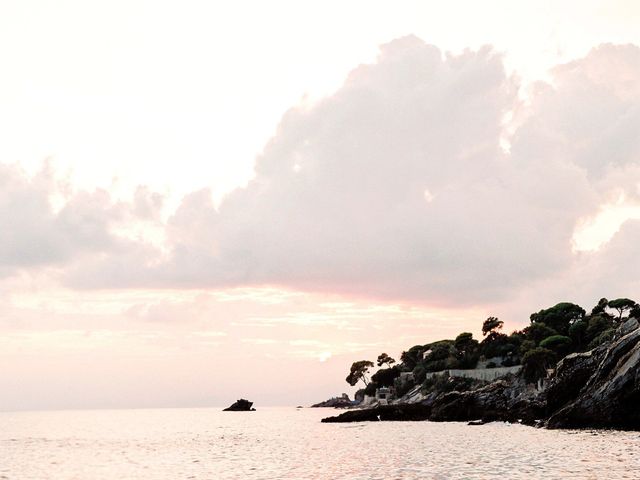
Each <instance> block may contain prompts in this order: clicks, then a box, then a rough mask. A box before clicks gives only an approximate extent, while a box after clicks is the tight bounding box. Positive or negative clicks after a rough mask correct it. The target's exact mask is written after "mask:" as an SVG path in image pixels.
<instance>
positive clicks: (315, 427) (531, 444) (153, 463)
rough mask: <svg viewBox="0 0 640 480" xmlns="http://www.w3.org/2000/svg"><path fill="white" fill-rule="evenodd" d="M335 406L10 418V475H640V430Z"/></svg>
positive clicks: (1, 421)
mask: <svg viewBox="0 0 640 480" xmlns="http://www.w3.org/2000/svg"><path fill="white" fill-rule="evenodd" d="M331 413H333V411H332V410H327V409H304V410H296V409H294V408H290V409H288V408H280V409H277V408H266V409H260V410H258V411H257V412H252V413H251V414H250V415H246V414H242V413H240V414H238V413H235V412H234V413H228V412H220V411H219V410H217V409H164V410H136V411H126V410H124V411H123V410H120V411H87V412H29V413H0V425H2V426H3V428H2V429H1V432H0V459H2V464H0V479H3V478H6V479H12V480H13V479H33V480H38V479H61V480H67V479H69V480H70V479H77V478H91V479H95V480H111V479H117V480H121V479H123V478H126V479H134V480H135V479H145V480H147V479H148V480H154V479H175V478H194V479H195V478H197V479H212V478H215V479H222V480H224V479H237V478H251V479H280V478H292V479H306V478H314V479H315V478H318V479H323V478H331V479H333V478H349V479H355V480H359V479H362V480H364V479H367V480H372V479H381V480H382V479H384V480H387V479H414V478H415V479H418V478H419V479H425V478H426V479H447V480H449V479H492V478H506V479H510V480H519V479H527V480H528V479H532V478H545V480H550V479H581V480H584V479H590V478H593V479H602V478H607V479H623V478H638V477H637V475H636V472H638V471H640V463H639V460H638V452H639V451H640V448H639V447H640V435H638V433H634V432H615V431H557V430H552V431H549V430H542V429H535V428H530V427H524V426H521V425H509V424H489V425H484V426H482V427H468V426H467V425H465V424H462V423H430V422H398V423H394V422H375V423H360V424H348V425H345V424H322V423H320V419H321V418H322V417H324V416H327V415H329V414H331Z"/></svg>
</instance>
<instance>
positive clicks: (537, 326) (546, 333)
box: [523, 322, 558, 345]
mask: <svg viewBox="0 0 640 480" xmlns="http://www.w3.org/2000/svg"><path fill="white" fill-rule="evenodd" d="M523 332H524V334H525V335H526V338H527V340H532V341H533V342H534V343H535V344H536V345H538V344H539V343H540V342H541V341H542V340H544V339H545V338H547V337H550V336H552V335H557V334H558V332H557V331H555V330H554V329H553V328H549V327H548V326H547V325H546V324H545V323H544V322H536V323H532V324H531V325H529V326H528V327H526V328H525V329H524V330H523Z"/></svg>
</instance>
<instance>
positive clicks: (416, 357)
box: [346, 298, 640, 397]
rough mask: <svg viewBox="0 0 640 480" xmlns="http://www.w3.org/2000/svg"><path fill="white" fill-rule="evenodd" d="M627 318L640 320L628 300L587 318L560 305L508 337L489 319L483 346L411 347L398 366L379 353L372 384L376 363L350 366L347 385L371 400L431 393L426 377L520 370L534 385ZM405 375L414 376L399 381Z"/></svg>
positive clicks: (462, 340) (464, 342) (605, 303)
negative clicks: (388, 393) (419, 390)
mask: <svg viewBox="0 0 640 480" xmlns="http://www.w3.org/2000/svg"><path fill="white" fill-rule="evenodd" d="M627 318H636V319H638V320H640V305H638V304H637V303H636V302H635V301H633V300H630V299H628V298H617V299H615V300H607V299H606V298H602V299H600V301H599V302H598V304H597V305H596V306H594V307H593V308H592V309H591V311H590V312H589V313H587V312H586V311H585V310H584V309H583V308H582V307H580V306H579V305H576V304H574V303H569V302H563V303H558V304H557V305H554V306H553V307H550V308H546V309H543V310H540V311H539V312H536V313H532V314H531V316H530V324H529V325H528V326H527V327H525V328H524V329H522V330H516V331H513V332H511V333H510V334H506V333H503V331H502V329H503V322H502V321H501V320H499V319H498V318H496V317H489V318H487V319H486V320H485V321H484V322H483V324H482V335H483V338H482V340H481V341H479V340H476V339H475V338H473V334H471V333H469V332H462V333H460V334H459V335H458V336H457V337H456V338H455V339H454V340H439V341H437V342H432V343H427V344H425V345H414V346H413V347H411V348H409V349H408V350H406V351H404V352H402V354H401V355H400V362H399V363H397V364H396V361H395V359H393V358H391V357H390V356H389V355H387V354H386V353H382V354H381V355H380V356H379V357H378V359H377V365H378V366H379V367H382V368H380V369H379V370H378V371H377V372H375V373H374V374H373V375H372V376H371V378H370V379H369V369H370V368H373V367H374V363H373V362H371V361H368V360H360V361H357V362H354V363H353V365H352V366H351V371H350V373H349V375H348V376H347V378H346V381H347V382H348V383H349V384H350V385H352V386H353V385H356V384H357V383H358V382H359V381H362V382H363V383H364V385H365V388H364V389H363V390H360V391H358V393H357V394H356V397H362V396H363V395H365V394H366V395H373V394H375V391H376V389H377V388H379V387H394V388H395V389H396V394H397V395H398V396H401V395H403V394H404V393H406V392H407V391H409V390H410V389H411V388H414V387H415V386H416V385H423V387H424V388H425V389H431V388H433V387H434V383H437V382H438V381H439V380H438V379H434V378H427V373H429V372H439V371H442V370H449V369H473V368H477V367H479V366H482V367H484V368H495V367H501V366H502V367H508V366H514V365H522V375H523V377H524V378H525V380H526V381H527V382H531V383H533V382H535V381H537V380H538V379H540V378H542V377H544V376H546V374H547V369H549V368H553V367H554V366H555V364H556V362H557V361H558V360H560V359H561V358H563V357H564V356H566V355H568V354H570V353H574V352H583V351H588V350H591V349H593V348H595V347H597V346H598V345H600V344H602V343H604V342H607V341H609V340H610V339H611V338H612V337H613V334H614V332H615V330H616V328H617V326H618V325H619V324H620V323H621V322H623V321H625V320H626V319H627ZM480 362H482V364H481V365H479V364H480ZM403 372H411V373H412V374H413V375H410V376H406V375H405V376H403V375H401V374H402V373H403ZM449 383H450V384H451V385H450V386H449V388H464V387H465V385H464V384H466V383H468V384H469V385H468V387H470V386H471V384H473V383H477V382H474V381H471V380H469V379H456V380H455V381H454V380H453V379H449ZM442 387H443V385H439V388H442Z"/></svg>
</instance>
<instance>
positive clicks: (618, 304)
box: [607, 298, 636, 320]
mask: <svg viewBox="0 0 640 480" xmlns="http://www.w3.org/2000/svg"><path fill="white" fill-rule="evenodd" d="M607 306H608V307H609V308H613V309H614V310H617V311H618V320H620V319H621V318H622V315H623V314H624V313H625V312H626V311H628V310H629V311H630V310H631V309H633V307H635V306H636V302H634V301H633V300H631V299H629V298H616V299H615V300H609V303H607Z"/></svg>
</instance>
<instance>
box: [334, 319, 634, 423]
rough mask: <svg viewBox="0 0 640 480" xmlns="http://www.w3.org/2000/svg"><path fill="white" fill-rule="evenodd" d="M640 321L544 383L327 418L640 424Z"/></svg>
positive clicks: (500, 385) (569, 360) (510, 384)
mask: <svg viewBox="0 0 640 480" xmlns="http://www.w3.org/2000/svg"><path fill="white" fill-rule="evenodd" d="M639 406H640V325H639V323H638V321H637V320H636V319H635V318H632V319H629V320H627V321H626V322H625V323H624V324H623V325H621V326H620V327H619V328H618V330H617V331H616V334H615V336H614V337H613V339H612V340H611V341H609V342H607V343H605V344H602V345H600V346H598V347H597V348H595V349H593V350H591V351H588V352H582V353H574V354H571V355H568V356H566V357H565V358H563V359H562V360H561V361H560V362H559V363H558V365H557V367H556V369H555V372H554V373H553V374H552V375H551V377H550V378H549V379H548V380H547V382H546V385H545V387H544V388H543V389H541V390H537V389H536V388H534V386H533V385H530V384H527V383H526V382H525V381H524V379H523V378H522V377H521V376H511V377H507V378H504V379H500V380H497V381H495V382H493V383H491V384H489V385H486V386H484V387H481V388H478V389H475V390H471V391H466V392H458V391H452V392H448V393H440V394H436V395H430V396H428V397H427V398H426V399H425V400H423V401H422V402H421V403H418V404H402V403H400V404H395V405H386V406H378V407H376V408H373V409H361V410H353V411H349V412H346V413H343V414H342V415H339V416H337V417H331V418H326V419H323V420H322V421H323V422H327V423H331V422H360V421H379V420H432V421H474V420H482V421H484V422H488V421H495V420H500V421H509V422H522V423H526V424H529V425H534V424H540V425H545V426H547V427H549V428H620V429H633V430H640V408H638V407H639Z"/></svg>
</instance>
